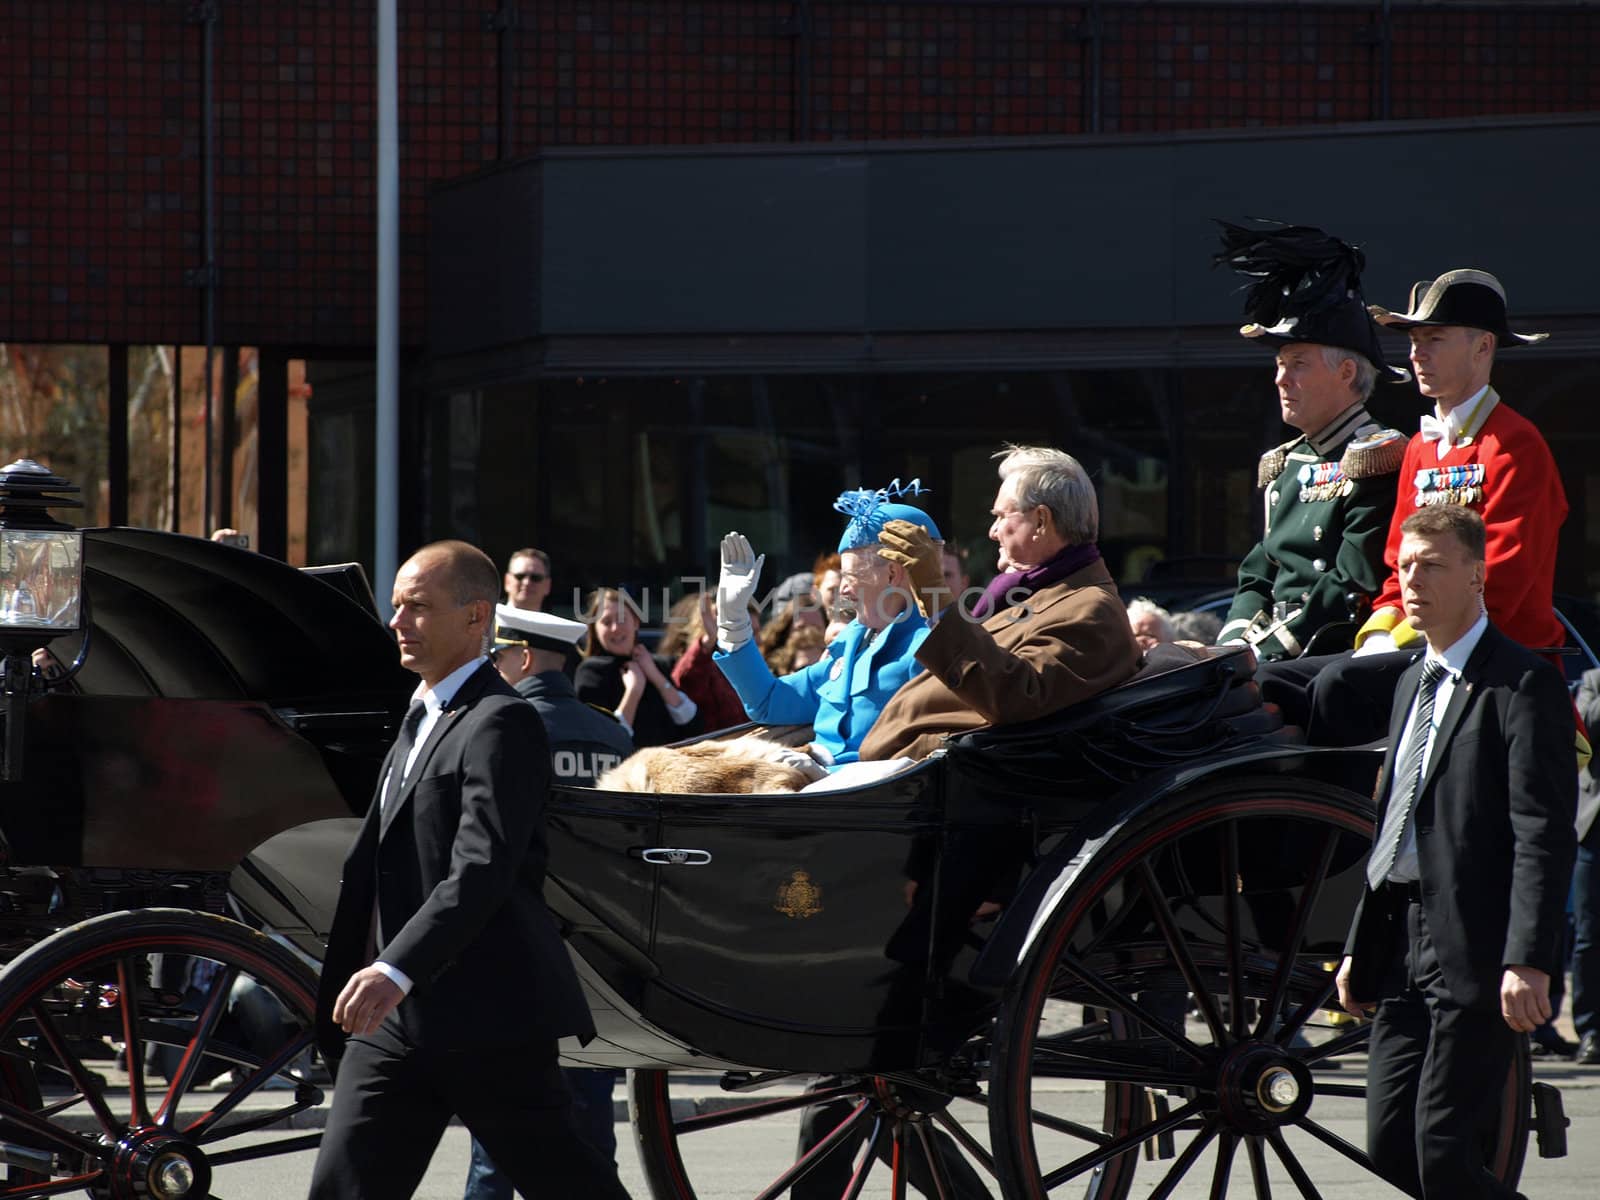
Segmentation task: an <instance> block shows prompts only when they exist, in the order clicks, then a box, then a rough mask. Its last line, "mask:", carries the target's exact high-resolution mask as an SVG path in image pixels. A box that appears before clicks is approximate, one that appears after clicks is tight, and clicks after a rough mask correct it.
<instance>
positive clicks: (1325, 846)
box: [1256, 829, 1339, 1038]
mask: <svg viewBox="0 0 1600 1200" xmlns="http://www.w3.org/2000/svg"><path fill="white" fill-rule="evenodd" d="M1338 846H1339V831H1338V830H1337V829H1330V830H1328V833H1327V836H1326V837H1325V838H1324V839H1323V843H1322V853H1321V854H1319V855H1318V856H1317V867H1316V870H1315V871H1313V872H1312V874H1311V876H1310V877H1309V878H1308V879H1307V880H1306V882H1305V885H1304V886H1303V887H1302V888H1301V889H1300V903H1299V904H1298V905H1296V906H1295V910H1294V924H1293V925H1292V926H1291V927H1290V930H1289V941H1288V945H1286V946H1284V947H1283V950H1282V952H1281V953H1280V955H1279V957H1278V970H1277V972H1276V973H1275V974H1274V975H1273V977H1272V990H1271V991H1270V992H1269V993H1268V994H1267V1002H1266V1004H1264V1005H1263V1006H1262V1008H1261V1018H1260V1020H1258V1021H1257V1022H1256V1037H1257V1038H1264V1037H1266V1036H1267V1034H1268V1033H1269V1032H1270V1031H1271V1029H1272V1025H1273V1022H1275V1021H1276V1020H1277V1019H1278V1016H1279V1014H1281V1013H1282V1012H1283V1004H1284V1001H1285V1000H1286V999H1287V998H1288V995H1289V979H1290V977H1291V976H1292V975H1293V974H1294V966H1295V963H1297V962H1298V961H1299V959H1300V949H1301V947H1302V946H1303V945H1304V944H1305V939H1306V927H1307V926H1308V925H1309V924H1310V923H1311V914H1312V912H1313V911H1314V910H1315V908H1316V906H1317V899H1318V898H1319V897H1320V896H1321V895H1322V885H1323V884H1324V883H1326V882H1327V879H1328V868H1330V867H1331V866H1332V865H1333V852H1334V850H1336V849H1337V848H1338Z"/></svg>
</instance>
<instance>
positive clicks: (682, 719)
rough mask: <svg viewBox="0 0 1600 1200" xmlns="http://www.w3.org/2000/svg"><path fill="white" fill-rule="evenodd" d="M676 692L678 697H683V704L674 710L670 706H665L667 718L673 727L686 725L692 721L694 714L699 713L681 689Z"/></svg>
mask: <svg viewBox="0 0 1600 1200" xmlns="http://www.w3.org/2000/svg"><path fill="white" fill-rule="evenodd" d="M677 692H678V695H680V696H682V697H683V703H682V704H680V705H678V707H676V708H674V707H672V705H670V704H669V705H667V716H669V717H671V718H672V723H673V724H674V725H687V724H688V723H689V722H690V721H692V720H694V715H695V713H697V712H699V711H700V709H699V708H698V707H697V706H696V705H695V702H694V701H693V700H691V699H689V695H688V693H687V692H685V691H684V690H683V689H682V688H678V689H677Z"/></svg>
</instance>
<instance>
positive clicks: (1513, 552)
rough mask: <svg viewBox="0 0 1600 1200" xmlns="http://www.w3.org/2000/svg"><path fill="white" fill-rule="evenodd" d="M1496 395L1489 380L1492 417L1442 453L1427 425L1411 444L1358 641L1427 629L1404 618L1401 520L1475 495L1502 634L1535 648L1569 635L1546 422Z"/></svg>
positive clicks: (1563, 511)
mask: <svg viewBox="0 0 1600 1200" xmlns="http://www.w3.org/2000/svg"><path fill="white" fill-rule="evenodd" d="M1498 399H1499V398H1498V397H1497V396H1496V395H1495V393H1494V391H1493V389H1491V390H1490V392H1489V395H1488V396H1486V397H1485V398H1484V400H1483V402H1482V403H1483V406H1484V407H1489V408H1490V411H1489V413H1488V415H1487V417H1484V418H1479V419H1478V421H1476V422H1474V423H1475V424H1477V428H1476V430H1474V429H1473V428H1471V427H1470V426H1469V427H1468V429H1467V430H1465V431H1464V433H1463V436H1462V437H1461V438H1458V439H1457V441H1456V444H1455V446H1453V447H1452V448H1451V450H1450V451H1449V452H1448V453H1447V454H1446V455H1445V456H1444V458H1443V459H1442V460H1441V459H1440V458H1439V456H1438V449H1437V447H1436V444H1435V443H1433V442H1428V441H1424V440H1423V437H1422V435H1421V434H1420V433H1419V434H1417V435H1416V436H1415V437H1413V438H1412V439H1411V441H1410V442H1409V443H1408V444H1407V445H1406V452H1405V457H1404V458H1403V459H1402V460H1401V462H1400V488H1399V493H1398V495H1397V496H1396V499H1395V508H1394V519H1393V520H1392V521H1391V522H1390V523H1389V541H1388V545H1387V546H1386V548H1385V549H1384V552H1383V561H1384V563H1385V564H1386V565H1387V566H1388V568H1389V571H1388V579H1387V580H1386V581H1385V583H1384V585H1383V587H1382V589H1381V590H1380V591H1379V592H1378V595H1377V598H1376V599H1374V600H1373V603H1372V616H1371V617H1370V618H1369V619H1368V621H1367V623H1366V625H1364V626H1363V627H1362V630H1361V634H1360V636H1359V637H1358V639H1357V644H1358V645H1359V644H1360V641H1361V640H1363V639H1364V638H1365V637H1366V635H1367V634H1368V633H1370V632H1372V631H1374V630H1380V629H1382V630H1389V631H1392V632H1393V634H1394V636H1395V643H1396V644H1397V645H1400V646H1405V645H1407V644H1409V643H1411V642H1413V641H1415V640H1416V639H1417V638H1418V637H1420V636H1421V635H1420V634H1418V633H1417V632H1416V631H1415V630H1413V629H1411V627H1410V622H1409V621H1406V620H1404V619H1403V618H1404V617H1405V610H1404V608H1402V607H1401V603H1400V577H1399V574H1398V572H1397V564H1398V562H1399V559H1400V523H1401V522H1402V521H1404V520H1405V519H1406V517H1408V516H1410V515H1411V514H1412V513H1413V512H1415V511H1416V510H1417V509H1418V508H1419V507H1420V506H1421V505H1423V504H1469V505H1471V506H1472V507H1473V508H1474V509H1476V510H1477V511H1478V514H1479V515H1480V516H1482V517H1483V523H1484V525H1485V526H1487V528H1488V535H1489V537H1488V546H1487V547H1486V549H1487V554H1486V559H1487V563H1486V566H1487V572H1486V576H1485V580H1484V603H1485V605H1487V607H1488V609H1489V620H1491V621H1493V622H1494V624H1495V626H1496V627H1497V628H1498V629H1499V630H1500V631H1501V632H1502V633H1504V634H1505V635H1506V636H1507V637H1510V638H1512V639H1513V640H1514V641H1518V642H1521V643H1522V644H1523V645H1524V646H1527V647H1530V648H1540V647H1545V646H1560V645H1562V644H1563V643H1564V642H1565V641H1566V631H1565V630H1564V629H1563V628H1562V625H1561V622H1560V621H1559V620H1558V619H1557V618H1556V615H1555V607H1554V602H1553V601H1552V599H1551V592H1552V590H1553V589H1554V586H1555V573H1556V542H1557V539H1558V535H1559V533H1560V531H1561V523H1562V522H1563V521H1564V520H1566V518H1567V496H1566V492H1565V491H1563V490H1562V487H1561V476H1560V475H1559V474H1558V473H1557V472H1556V464H1555V459H1554V458H1553V457H1552V456H1551V454H1550V447H1549V446H1548V445H1546V444H1545V440H1544V438H1543V436H1542V435H1541V434H1540V433H1539V431H1538V429H1536V428H1535V427H1534V425H1533V423H1532V422H1531V421H1529V420H1528V419H1527V418H1526V417H1524V416H1521V415H1520V414H1518V413H1515V412H1513V411H1512V410H1511V409H1510V408H1508V407H1506V405H1505V404H1503V403H1498ZM1491 404H1492V407H1490V406H1491ZM1451 468H1455V470H1454V471H1452V470H1451ZM1419 497H1420V499H1419Z"/></svg>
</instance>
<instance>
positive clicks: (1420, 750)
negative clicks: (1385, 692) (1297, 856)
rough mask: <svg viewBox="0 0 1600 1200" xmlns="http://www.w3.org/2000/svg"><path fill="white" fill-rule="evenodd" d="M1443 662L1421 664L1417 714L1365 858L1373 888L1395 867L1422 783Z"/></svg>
mask: <svg viewBox="0 0 1600 1200" xmlns="http://www.w3.org/2000/svg"><path fill="white" fill-rule="evenodd" d="M1445 674H1446V670H1445V665H1444V664H1443V663H1442V662H1440V661H1439V660H1438V659H1436V658H1430V659H1427V660H1425V661H1424V662H1423V664H1422V680H1421V682H1419V683H1418V684H1417V715H1416V719H1415V720H1413V721H1412V722H1411V736H1410V737H1409V738H1408V739H1407V740H1406V744H1405V752H1404V753H1403V754H1402V755H1401V756H1400V766H1399V768H1398V769H1397V770H1396V771H1395V773H1394V782H1393V783H1392V784H1391V789H1392V790H1391V793H1390V796H1389V808H1388V810H1387V811H1386V812H1385V813H1384V814H1383V829H1382V830H1381V831H1380V832H1379V834H1378V840H1377V842H1376V843H1375V844H1374V845H1373V847H1372V857H1371V858H1369V859H1368V860H1367V885H1368V886H1369V887H1371V888H1372V890H1373V891H1377V890H1378V889H1379V888H1380V887H1382V886H1383V882H1384V880H1386V879H1388V878H1389V872H1390V871H1392V870H1393V869H1394V860H1395V857H1396V856H1397V855H1398V854H1399V853H1400V837H1401V835H1402V834H1403V833H1405V829H1406V818H1407V817H1408V816H1410V814H1411V806H1412V804H1413V803H1415V801H1416V799H1417V788H1418V787H1420V786H1421V784H1422V763H1423V759H1424V757H1425V756H1426V753H1427V749H1428V735H1429V734H1430V733H1432V731H1433V701H1434V697H1435V696H1436V695H1438V692H1439V682H1440V680H1442V679H1443V678H1444V677H1445Z"/></svg>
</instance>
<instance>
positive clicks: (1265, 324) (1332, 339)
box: [1211, 221, 1411, 383]
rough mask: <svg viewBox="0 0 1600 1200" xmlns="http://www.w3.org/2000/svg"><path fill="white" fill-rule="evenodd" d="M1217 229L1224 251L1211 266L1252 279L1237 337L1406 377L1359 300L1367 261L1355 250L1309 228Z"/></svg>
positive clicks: (1393, 379)
mask: <svg viewBox="0 0 1600 1200" xmlns="http://www.w3.org/2000/svg"><path fill="white" fill-rule="evenodd" d="M1217 224H1218V225H1220V226H1222V249H1221V250H1219V251H1217V253H1216V254H1215V255H1214V256H1213V257H1212V260H1211V262H1212V265H1213V266H1221V265H1227V266H1229V267H1232V268H1233V269H1234V270H1235V271H1238V272H1239V273H1240V274H1241V275H1247V276H1249V277H1251V278H1252V279H1254V280H1255V281H1256V282H1254V283H1252V284H1250V285H1249V287H1248V289H1247V290H1246V292H1245V305H1244V315H1245V316H1246V317H1247V318H1249V323H1248V324H1246V325H1241V326H1240V327H1239V332H1240V333H1241V334H1243V335H1244V336H1245V337H1247V338H1254V339H1257V340H1259V341H1260V342H1262V343H1263V344H1264V345H1268V346H1272V347H1278V346H1286V345H1288V344H1289V343H1291V342H1310V343H1313V344H1315V345H1319V346H1337V347H1339V348H1340V349H1341V350H1350V351H1353V352H1354V353H1356V354H1359V355H1361V356H1362V357H1363V358H1365V359H1366V360H1367V361H1368V362H1370V363H1371V364H1372V365H1373V366H1374V367H1376V368H1377V369H1378V371H1379V373H1380V374H1381V375H1382V377H1384V378H1387V379H1388V380H1389V381H1390V382H1391V383H1400V382H1404V381H1405V380H1408V379H1410V378H1411V374H1410V372H1408V371H1406V370H1404V369H1403V368H1401V367H1395V366H1390V365H1389V363H1388V362H1387V361H1386V360H1385V358H1384V356H1383V344H1382V342H1381V341H1380V340H1379V338H1378V327H1377V325H1376V324H1375V323H1374V322H1373V319H1372V316H1371V315H1370V314H1369V313H1368V312H1367V302H1366V298H1365V297H1364V296H1362V294H1361V271H1362V269H1363V268H1364V267H1365V266H1366V264H1367V259H1366V256H1365V255H1364V254H1362V253H1361V251H1360V250H1358V249H1356V248H1355V247H1354V246H1352V245H1350V244H1349V243H1347V242H1342V241H1340V240H1339V239H1338V238H1336V237H1333V236H1332V235H1330V234H1327V233H1324V232H1323V231H1322V230H1320V229H1318V228H1316V227H1315V226H1312V225H1283V224H1280V223H1278V222H1275V221H1273V222H1267V221H1261V222H1257V223H1256V227H1255V228H1246V227H1245V226H1243V225H1233V224H1230V223H1229V222H1227V221H1218V222H1217Z"/></svg>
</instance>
